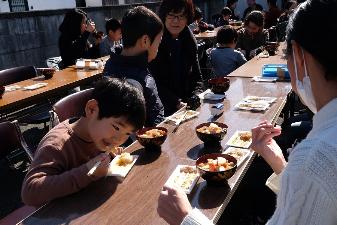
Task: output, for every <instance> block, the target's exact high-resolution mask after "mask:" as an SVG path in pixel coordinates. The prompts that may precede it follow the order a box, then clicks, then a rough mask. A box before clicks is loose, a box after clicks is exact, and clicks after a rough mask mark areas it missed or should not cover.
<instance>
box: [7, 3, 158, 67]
mask: <svg viewBox="0 0 337 225" xmlns="http://www.w3.org/2000/svg"><path fill="white" fill-rule="evenodd" d="M159 4H160V3H145V4H143V5H146V6H147V7H148V8H151V9H152V10H154V11H157V9H158V7H159ZM133 6H135V5H123V6H104V7H91V8H83V10H84V11H86V12H87V13H88V16H89V17H90V18H91V19H93V20H94V21H95V23H96V26H97V30H102V31H104V30H105V28H104V27H105V19H106V18H111V17H114V18H117V19H121V18H122V16H123V14H124V13H125V11H126V10H127V9H129V8H131V7H133ZM65 12H66V10H49V11H29V12H22V13H3V14H0V70H3V69H7V68H11V67H15V66H23V65H35V66H38V67H43V66H46V64H45V60H46V59H47V58H49V57H54V56H59V50H58V45H57V43H58V38H59V31H58V27H59V25H60V24H61V22H62V20H63V17H64V14H65Z"/></svg>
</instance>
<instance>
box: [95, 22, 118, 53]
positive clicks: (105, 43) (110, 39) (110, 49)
mask: <svg viewBox="0 0 337 225" xmlns="http://www.w3.org/2000/svg"><path fill="white" fill-rule="evenodd" d="M105 29H106V36H105V37H104V38H103V40H102V42H101V44H100V46H99V49H100V55H101V57H103V56H107V55H110V54H111V53H115V52H118V53H119V52H120V51H121V48H122V47H121V45H120V41H121V39H122V25H121V23H120V22H119V21H118V20H116V19H109V20H107V21H106V23H105Z"/></svg>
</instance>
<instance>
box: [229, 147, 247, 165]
mask: <svg viewBox="0 0 337 225" xmlns="http://www.w3.org/2000/svg"><path fill="white" fill-rule="evenodd" d="M248 153H249V151H247V150H244V149H241V148H232V149H231V150H229V151H228V152H226V154H227V155H231V156H233V157H234V158H235V159H236V160H237V161H238V162H240V161H241V159H243V158H245V156H246V155H247V154H248Z"/></svg>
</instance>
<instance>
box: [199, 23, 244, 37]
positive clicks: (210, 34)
mask: <svg viewBox="0 0 337 225" xmlns="http://www.w3.org/2000/svg"><path fill="white" fill-rule="evenodd" d="M232 27H234V28H235V29H236V30H238V29H240V28H242V26H232ZM220 28H221V27H216V28H214V30H212V31H204V32H201V33H199V34H195V35H194V36H195V38H196V39H197V40H200V39H210V40H214V39H216V35H217V33H218V31H219V29H220Z"/></svg>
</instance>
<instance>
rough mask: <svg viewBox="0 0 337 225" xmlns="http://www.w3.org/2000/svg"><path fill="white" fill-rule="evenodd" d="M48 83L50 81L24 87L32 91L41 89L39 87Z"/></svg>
mask: <svg viewBox="0 0 337 225" xmlns="http://www.w3.org/2000/svg"><path fill="white" fill-rule="evenodd" d="M47 85H48V83H37V84H33V85H29V86H25V87H23V89H24V90H29V91H32V90H35V89H39V88H42V87H45V86H47Z"/></svg>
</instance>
